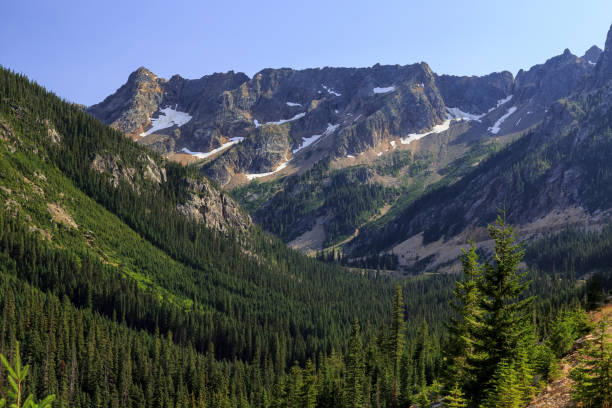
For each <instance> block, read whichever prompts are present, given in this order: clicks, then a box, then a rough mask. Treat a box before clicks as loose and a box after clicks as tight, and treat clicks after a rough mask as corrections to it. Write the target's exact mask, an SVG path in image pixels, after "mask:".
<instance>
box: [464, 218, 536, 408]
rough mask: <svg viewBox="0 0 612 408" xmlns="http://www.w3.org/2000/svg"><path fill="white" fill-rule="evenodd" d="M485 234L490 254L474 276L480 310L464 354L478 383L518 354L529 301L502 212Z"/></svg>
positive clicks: (475, 393)
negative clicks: (491, 243) (478, 275)
mask: <svg viewBox="0 0 612 408" xmlns="http://www.w3.org/2000/svg"><path fill="white" fill-rule="evenodd" d="M489 235H490V237H491V238H492V239H493V241H494V243H495V245H494V255H493V259H492V260H491V261H490V262H489V261H486V262H485V264H484V269H483V272H482V277H481V279H479V280H478V292H479V294H480V296H479V301H478V304H479V305H478V307H479V308H480V309H481V310H480V311H479V313H478V314H477V315H476V316H474V318H475V322H474V323H475V324H474V325H473V326H472V327H470V329H469V330H470V331H471V334H470V335H471V337H472V338H473V348H474V354H473V355H472V356H468V364H469V365H470V371H471V375H472V376H473V378H474V380H475V381H476V383H478V384H487V383H489V380H490V379H491V378H493V377H494V375H495V373H496V372H499V371H498V366H499V364H500V363H501V362H502V361H505V362H506V363H507V364H508V365H512V363H513V362H514V360H516V359H517V358H518V351H519V344H520V342H521V339H522V337H523V336H525V335H527V334H528V332H529V330H530V326H529V324H528V322H529V306H530V304H531V302H532V301H533V298H531V297H528V298H522V295H523V292H524V291H525V289H526V288H527V287H528V285H529V282H528V281H526V280H525V274H526V272H521V271H519V263H520V262H521V260H522V258H523V254H524V251H523V250H522V249H521V246H520V245H519V244H516V243H515V233H514V229H513V228H512V227H511V226H509V225H507V224H506V220H505V214H502V215H500V216H498V217H497V221H496V223H495V224H493V225H490V226H489ZM472 393H473V395H472V397H473V398H474V399H475V400H476V401H478V400H481V399H482V397H483V396H484V394H483V393H482V391H481V389H478V390H473V391H472Z"/></svg>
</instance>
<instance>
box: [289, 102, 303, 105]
mask: <svg viewBox="0 0 612 408" xmlns="http://www.w3.org/2000/svg"><path fill="white" fill-rule="evenodd" d="M287 106H302V104H301V103H297V102H287Z"/></svg>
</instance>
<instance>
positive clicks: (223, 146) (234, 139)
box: [183, 137, 244, 159]
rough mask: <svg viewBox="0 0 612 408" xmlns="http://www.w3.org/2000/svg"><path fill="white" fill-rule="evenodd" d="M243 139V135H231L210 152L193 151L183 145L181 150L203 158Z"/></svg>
mask: <svg viewBox="0 0 612 408" xmlns="http://www.w3.org/2000/svg"><path fill="white" fill-rule="evenodd" d="M243 140H244V137H233V138H231V139H230V141H229V142H227V143H224V144H222V145H221V146H219V147H217V148H216V149H213V150H211V151H210V152H193V151H191V150H189V149H188V148H186V147H183V152H185V153H187V154H190V155H192V156H196V157H197V158H199V159H205V158H207V157H210V156H212V155H213V154H215V153H219V152H220V151H222V150H225V149H227V148H228V147H230V146H233V145H235V144H236V143H240V142H242V141H243Z"/></svg>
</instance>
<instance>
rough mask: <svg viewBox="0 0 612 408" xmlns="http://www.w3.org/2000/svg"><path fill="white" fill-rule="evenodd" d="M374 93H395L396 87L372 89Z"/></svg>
mask: <svg viewBox="0 0 612 408" xmlns="http://www.w3.org/2000/svg"><path fill="white" fill-rule="evenodd" d="M372 92H374V93H375V94H383V93H389V92H395V87H394V86H388V87H386V88H379V87H376V88H374V89H372Z"/></svg>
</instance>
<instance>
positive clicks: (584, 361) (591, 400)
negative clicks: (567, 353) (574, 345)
mask: <svg viewBox="0 0 612 408" xmlns="http://www.w3.org/2000/svg"><path fill="white" fill-rule="evenodd" d="M607 326H608V322H607V320H606V319H605V318H604V319H602V320H601V322H600V323H599V326H598V328H597V330H596V332H595V338H594V339H592V340H588V341H587V342H586V344H585V346H584V348H582V349H581V350H580V361H579V364H578V367H576V368H575V369H574V370H573V371H572V372H571V374H570V377H571V378H572V379H573V380H575V381H576V385H575V387H574V392H573V393H572V397H573V398H574V399H575V400H577V401H579V402H580V403H581V405H582V406H583V407H601V408H610V407H612V342H610V339H609V337H610V335H609V334H608V332H607Z"/></svg>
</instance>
